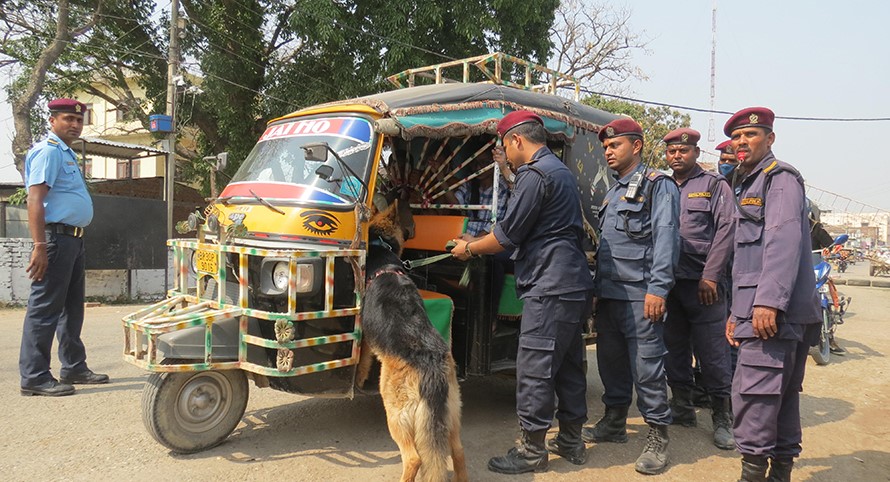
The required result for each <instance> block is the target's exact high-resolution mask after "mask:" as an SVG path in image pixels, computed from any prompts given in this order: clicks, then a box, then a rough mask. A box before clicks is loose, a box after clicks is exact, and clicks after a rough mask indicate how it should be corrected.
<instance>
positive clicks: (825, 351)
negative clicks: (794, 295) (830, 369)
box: [810, 234, 852, 365]
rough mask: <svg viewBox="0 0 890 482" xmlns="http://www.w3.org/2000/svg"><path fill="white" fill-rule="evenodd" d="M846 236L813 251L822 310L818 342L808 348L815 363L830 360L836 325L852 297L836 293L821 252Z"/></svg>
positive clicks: (842, 240)
mask: <svg viewBox="0 0 890 482" xmlns="http://www.w3.org/2000/svg"><path fill="white" fill-rule="evenodd" d="M847 239H848V236H847V235H846V234H842V235H840V236H838V237H837V238H836V239H835V240H834V242H832V244H831V246H829V247H828V248H826V249H825V250H824V251H823V250H817V251H813V264H814V266H813V273H814V274H815V276H816V290H817V291H818V293H819V306H820V308H821V312H822V332H821V333H820V335H819V344H818V345H816V346H813V347H812V348H810V355H812V356H813V360H815V361H816V364H817V365H827V364H828V363H830V362H831V352H832V344H833V343H834V333H835V331H837V327H838V325H842V324H843V323H844V313H846V311H847V308H849V306H850V302H851V301H852V298H850V297H841V296H839V295H838V292H837V288H836V287H835V285H834V282H833V281H832V280H831V277H830V276H829V274H831V265H830V264H828V262H827V261H826V260H825V255H824V254H823V253H825V252H827V253H830V252H831V251H832V248H833V247H835V246H841V245H843V244H844V243H845V242H847Z"/></svg>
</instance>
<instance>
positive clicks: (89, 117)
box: [83, 104, 93, 126]
mask: <svg viewBox="0 0 890 482" xmlns="http://www.w3.org/2000/svg"><path fill="white" fill-rule="evenodd" d="M84 105H86V106H87V110H86V112H84V113H83V125H85V126H91V125H93V104H84Z"/></svg>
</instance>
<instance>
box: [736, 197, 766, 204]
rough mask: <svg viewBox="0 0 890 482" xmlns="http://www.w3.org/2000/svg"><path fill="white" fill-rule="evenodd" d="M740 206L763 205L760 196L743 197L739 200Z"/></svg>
mask: <svg viewBox="0 0 890 482" xmlns="http://www.w3.org/2000/svg"><path fill="white" fill-rule="evenodd" d="M739 204H741V205H742V206H763V198H761V197H745V198H742V199H741V201H739Z"/></svg>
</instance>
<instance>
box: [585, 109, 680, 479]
mask: <svg viewBox="0 0 890 482" xmlns="http://www.w3.org/2000/svg"><path fill="white" fill-rule="evenodd" d="M599 139H600V141H601V142H602V143H603V149H604V150H605V156H606V162H607V163H608V165H609V168H610V169H612V170H614V171H615V179H616V182H615V183H614V184H612V186H611V187H610V188H609V191H608V192H607V193H606V197H605V200H604V201H603V205H602V207H600V214H599V221H600V232H601V234H600V246H599V250H598V252H597V264H596V277H595V279H594V284H595V288H594V294H595V296H596V297H597V310H596V313H597V319H596V330H597V348H596V359H597V364H598V369H599V374H600V378H601V379H602V381H603V386H604V388H605V393H604V394H603V397H602V399H603V403H604V404H605V405H606V411H605V415H604V416H603V418H602V419H600V421H598V422H597V423H596V425H595V426H594V427H589V428H584V430H583V432H582V435H583V438H584V440H585V441H588V442H618V443H625V442H627V430H626V425H627V410H628V407H629V406H630V402H631V398H632V396H633V393H632V390H633V388H634V387H636V392H637V407H638V408H639V409H640V413H642V415H643V419H644V420H645V421H646V423H647V424H649V432H648V434H647V436H646V446H645V448H644V450H643V453H642V454H640V457H639V458H637V461H636V464H635V469H636V470H637V471H638V472H640V473H643V474H657V473H659V472H661V471H662V470H664V469H665V468H666V467H667V464H668V451H667V447H668V441H669V440H668V430H667V428H668V425H670V423H671V410H670V407H669V406H668V393H667V379H666V377H665V369H664V356H665V345H664V338H663V329H664V324H663V323H662V317H663V316H664V314H665V310H666V299H667V296H668V292H669V291H670V290H671V288H672V287H673V286H674V269H675V268H676V265H677V257H678V256H679V253H680V238H679V235H678V224H679V215H680V211H679V210H680V200H679V197H680V192H679V190H678V189H677V185H676V184H675V183H674V182H673V181H671V179H670V178H669V177H668V176H667V175H665V174H663V173H661V172H659V171H656V170H653V169H648V168H646V166H645V165H644V164H643V163H642V151H643V130H642V127H640V125H639V124H637V123H636V122H634V121H633V120H631V119H627V118H622V119H617V120H614V121H612V122H610V123H609V124H607V125H605V126H604V127H603V128H602V129H600V132H599Z"/></svg>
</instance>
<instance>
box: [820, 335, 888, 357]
mask: <svg viewBox="0 0 890 482" xmlns="http://www.w3.org/2000/svg"><path fill="white" fill-rule="evenodd" d="M841 328H843V327H841ZM835 339H836V340H837V342H838V344H839V345H840V346H842V347H843V348H844V349H845V350H847V353H844V354H843V355H838V354H836V353H832V354H831V364H835V363H844V362H849V361H853V360H865V359H866V358H883V357H884V354H883V353H881V352H879V351H877V350H873V349H872V348H870V347H869V346H868V345H866V344H864V343H860V342H858V341H853V340H847V339H844V338H843V332H841V331H840V330H838V334H837V335H835Z"/></svg>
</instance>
